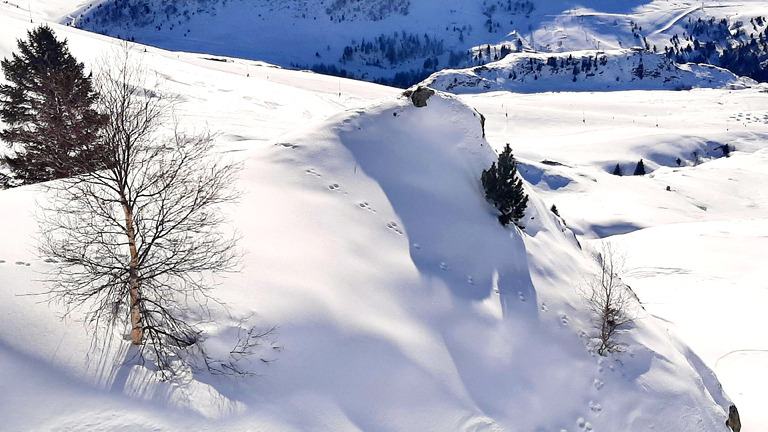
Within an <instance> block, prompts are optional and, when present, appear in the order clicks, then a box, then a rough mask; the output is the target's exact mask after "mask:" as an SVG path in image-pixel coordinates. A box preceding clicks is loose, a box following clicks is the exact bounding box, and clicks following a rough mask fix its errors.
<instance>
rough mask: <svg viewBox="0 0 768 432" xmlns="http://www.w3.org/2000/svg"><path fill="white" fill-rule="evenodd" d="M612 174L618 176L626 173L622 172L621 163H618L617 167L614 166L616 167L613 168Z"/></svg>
mask: <svg viewBox="0 0 768 432" xmlns="http://www.w3.org/2000/svg"><path fill="white" fill-rule="evenodd" d="M612 174H613V175H617V176H622V175H624V174H622V172H621V165H619V164H616V168H614V169H613V173H612Z"/></svg>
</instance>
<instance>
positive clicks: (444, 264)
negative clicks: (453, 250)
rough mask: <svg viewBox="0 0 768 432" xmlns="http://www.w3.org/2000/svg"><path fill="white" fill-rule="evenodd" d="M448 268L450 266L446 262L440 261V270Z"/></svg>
mask: <svg viewBox="0 0 768 432" xmlns="http://www.w3.org/2000/svg"><path fill="white" fill-rule="evenodd" d="M450 269H451V267H450V266H449V265H448V264H446V263H444V262H441V263H440V270H446V271H447V270H450Z"/></svg>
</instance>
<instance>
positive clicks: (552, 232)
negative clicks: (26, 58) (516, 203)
mask: <svg viewBox="0 0 768 432" xmlns="http://www.w3.org/2000/svg"><path fill="white" fill-rule="evenodd" d="M617 3H618V2H617ZM638 3H639V2H622V4H621V5H618V4H617V5H616V6H615V7H616V10H615V11H612V13H623V12H626V10H627V8H634V7H636V6H638ZM659 4H660V3H659V2H654V3H652V5H659ZM77 7H84V5H80V4H75V2H64V1H62V2H42V1H40V2H33V4H32V5H31V9H32V11H33V13H34V14H36V15H33V16H34V17H36V19H42V18H44V17H48V19H54V18H57V17H59V16H61V14H62V13H63V12H62V11H65V10H75V9H76V8H77ZM17 9H18V8H16V9H14V8H13V6H11V5H6V4H4V5H1V6H0V26H2V28H3V29H5V30H4V31H3V33H2V34H0V55H2V56H5V57H7V56H9V55H10V53H11V52H13V50H14V49H15V39H16V38H21V37H24V34H25V33H24V32H25V30H26V29H28V28H32V26H34V25H35V24H33V23H29V13H28V12H27V13H26V15H25V14H24V13H20V12H18V10H17ZM668 12H670V11H668ZM670 13H671V12H670ZM45 14H49V15H45ZM670 19H672V18H670ZM660 25H661V24H660ZM665 25H666V24H665ZM52 26H53V28H54V30H55V31H56V32H57V34H59V35H62V36H64V37H66V38H67V39H68V40H69V43H70V46H71V49H72V51H73V53H74V54H75V56H76V57H77V58H78V59H79V60H81V61H84V62H85V63H86V64H87V65H88V68H89V69H90V68H96V67H98V64H99V63H98V62H99V59H100V58H101V56H102V55H103V54H104V53H105V52H106V51H108V50H109V49H111V47H113V46H114V45H115V42H114V41H112V40H110V39H109V38H106V37H103V36H98V35H93V34H89V33H85V32H82V31H78V30H75V29H72V28H69V27H66V26H60V25H56V24H52ZM136 54H137V55H138V56H139V57H140V58H141V60H142V61H143V63H144V64H145V65H146V66H147V67H148V69H149V70H150V71H151V72H152V73H155V72H156V73H157V74H158V76H160V77H163V78H165V83H166V85H167V87H168V89H169V90H170V91H171V92H173V93H176V94H179V95H180V96H181V97H182V99H183V103H182V104H181V105H180V107H179V116H180V118H181V120H182V122H183V124H184V125H185V126H186V127H188V128H192V129H194V128H198V129H199V128H200V127H202V126H203V125H208V127H210V128H211V129H213V130H215V131H218V132H219V133H220V134H219V136H218V139H217V145H218V148H219V149H220V150H221V151H222V152H228V154H230V155H231V156H233V157H236V158H240V159H242V160H243V161H244V163H245V169H244V170H243V172H242V176H241V179H240V182H239V184H238V187H239V188H240V189H241V190H242V191H243V196H242V198H241V199H240V200H239V201H238V202H237V203H234V204H232V205H231V206H228V207H227V208H225V209H224V211H226V212H227V214H229V215H230V218H231V226H232V227H233V228H236V229H237V230H238V231H239V232H240V233H241V234H242V236H243V239H242V241H241V247H242V248H243V249H245V250H246V251H247V253H246V255H245V257H244V263H243V264H244V266H243V271H242V272H240V273H237V274H234V275H231V276H229V277H227V278H226V279H224V280H223V281H222V282H223V283H222V285H221V286H220V287H219V288H217V291H216V292H217V295H218V297H219V298H220V299H222V300H223V301H224V302H226V303H227V304H228V305H230V308H231V311H232V314H233V315H234V316H235V317H246V318H247V320H248V322H249V323H251V324H254V325H257V326H260V327H269V326H273V325H277V326H279V328H278V330H277V338H276V339H275V340H274V341H273V345H270V346H268V347H267V348H266V349H267V350H268V351H269V352H268V354H269V358H271V359H273V360H274V362H272V363H270V364H268V365H266V364H264V365H261V364H258V365H257V366H256V367H257V370H258V372H259V373H260V374H261V377H259V378H255V379H247V380H240V381H229V380H227V379H222V378H216V377H213V376H210V375H208V374H205V373H197V374H191V373H189V374H187V375H185V376H184V379H183V381H182V383H181V384H179V383H175V384H167V383H161V382H158V381H157V380H156V379H155V378H154V377H153V376H152V373H151V372H150V371H149V370H148V369H146V368H145V367H143V366H141V365H140V364H136V363H135V362H133V361H129V362H127V363H126V364H124V365H123V364H121V363H120V360H122V359H126V358H130V354H131V353H130V351H129V350H128V347H127V346H126V345H125V343H124V341H122V340H121V339H120V337H119V335H110V336H109V337H112V339H111V342H112V346H111V347H110V348H109V349H108V350H106V352H105V355H104V356H100V355H99V354H100V353H99V352H98V351H95V352H94V351H89V347H90V339H89V337H88V334H87V333H86V330H85V328H84V325H83V324H82V323H81V322H79V321H78V320H77V318H78V317H77V316H73V317H70V318H67V319H65V320H60V319H59V315H60V313H61V308H60V307H59V306H57V305H55V304H52V305H48V304H47V303H45V302H41V300H42V298H41V297H39V296H29V295H28V294H34V293H40V292H42V291H43V290H44V286H43V285H42V283H41V282H40V279H41V274H42V272H44V271H45V270H46V269H48V268H50V266H51V265H52V264H51V263H47V262H45V261H44V257H39V256H37V254H36V252H35V236H36V230H37V226H36V221H35V217H34V214H35V212H36V211H37V210H36V200H37V201H40V200H44V199H45V198H44V194H43V191H42V190H41V188H39V187H36V186H27V187H22V188H17V189H12V190H5V191H0V206H1V207H2V208H3V209H11V211H5V212H2V214H0V226H2V227H3V241H2V242H1V243H0V260H2V261H3V262H1V263H0V287H2V289H0V316H1V317H2V319H1V321H0V323H2V325H1V326H0V360H1V361H0V390H3V391H2V394H3V395H4V396H2V399H1V400H2V402H1V403H0V418H3V420H4V423H3V425H2V426H0V429H6V428H7V429H8V430H29V429H32V430H93V429H109V430H121V429H122V430H244V429H249V430H285V431H293V430H295V431H300V430H366V431H385V430H477V431H479V430H490V431H497V430H523V431H527V430H532V431H538V430H556V431H557V430H568V431H573V430H577V431H586V430H628V431H629V430H632V431H634V430H638V431H640V430H651V429H654V430H676V431H710V430H725V426H724V422H725V418H726V414H727V410H728V406H729V405H730V403H731V402H730V400H731V399H732V400H733V401H734V402H735V403H736V404H737V406H738V407H739V410H740V412H741V415H742V422H743V423H744V428H743V430H744V431H753V430H755V431H757V430H763V429H765V427H766V425H768V418H767V417H766V415H765V413H764V412H763V410H762V407H763V406H764V405H765V401H766V395H765V391H764V388H765V386H764V384H765V380H764V379H762V378H763V377H764V376H765V374H764V372H763V371H764V370H765V366H766V364H765V361H766V360H768V359H767V358H766V356H765V351H763V350H766V349H768V348H766V347H765V346H764V344H763V342H762V341H763V339H764V338H761V337H760V335H761V330H762V329H764V328H765V325H766V323H765V318H764V314H762V313H761V312H763V311H764V310H765V308H766V306H768V299H766V298H765V295H764V291H765V289H764V288H765V284H764V282H763V281H765V280H766V278H765V276H766V275H765V271H764V270H763V268H762V266H760V264H759V263H761V262H762V261H763V260H761V259H760V258H761V256H760V254H761V253H762V251H764V250H766V247H765V246H766V245H764V237H765V233H764V231H765V228H764V225H765V223H764V221H765V214H766V213H765V211H766V208H767V207H768V196H766V194H765V192H764V191H763V190H762V185H763V184H765V181H766V178H765V177H766V172H768V171H767V170H766V166H768V165H766V163H768V153H766V151H765V150H764V149H763V147H764V145H763V143H764V142H765V140H766V138H768V126H766V124H765V122H764V118H765V116H766V115H768V112H766V108H765V107H766V106H768V105H766V97H768V95H767V94H766V93H765V92H764V91H763V88H761V87H759V86H754V87H749V88H743V89H741V90H730V89H727V88H726V89H723V88H720V89H717V88H715V89H697V90H691V91H679V92H671V91H648V90H643V91H620V92H581V93H567V92H561V93H552V92H545V93H531V94H514V93H508V92H491V93H484V94H468V95H462V96H454V95H451V94H447V93H438V94H436V95H434V96H432V97H431V98H430V99H429V100H428V101H427V103H428V106H427V107H424V108H416V107H414V106H413V105H412V104H411V103H410V101H409V100H408V99H406V98H403V97H400V96H399V95H400V91H399V90H397V89H392V88H387V87H383V86H378V85H374V84H370V83H363V82H356V81H350V80H343V79H338V78H333V77H325V76H320V75H316V74H312V73H307V72H300V71H290V70H284V69H281V68H278V67H274V66H272V65H269V64H266V63H263V62H259V61H252V60H241V59H228V58H220V59H223V60H225V61H213V60H209V58H212V56H210V55H201V54H191V53H184V52H178V53H177V52H168V51H164V50H161V49H157V48H153V47H147V48H146V52H145V51H144V48H143V47H138V49H137V53H136ZM480 113H482V115H483V116H485V118H486V121H485V129H484V130H483V129H482V128H481V125H480ZM507 142H509V143H511V144H512V147H513V150H514V152H515V155H516V157H517V158H518V159H519V161H520V170H521V174H522V175H523V177H524V178H525V179H526V180H527V184H526V188H527V190H528V191H529V192H530V194H531V201H530V204H529V209H528V211H527V215H526V218H525V220H524V221H523V224H524V225H525V227H526V228H525V230H524V231H520V230H517V229H516V228H514V227H509V228H506V229H505V228H502V227H501V226H499V224H498V223H497V221H496V214H495V210H494V209H493V207H492V206H491V205H490V204H488V203H487V202H485V200H484V198H483V195H482V189H481V186H480V185H479V181H478V179H479V175H480V172H481V170H482V169H484V168H486V167H487V166H488V165H490V163H491V161H493V160H494V158H495V153H494V152H493V149H496V150H500V149H501V148H502V146H503V145H504V144H505V143H507ZM722 144H729V145H732V146H733V147H735V151H734V152H732V155H731V157H729V158H724V157H722V152H721V151H718V150H717V147H718V146H720V145H722ZM693 152H696V153H697V155H698V156H696V157H694V156H693ZM678 157H679V158H681V162H682V163H681V166H678V165H677V163H676V159H677V158H678ZM640 159H643V160H644V162H645V166H646V168H647V170H648V172H649V174H648V175H646V176H642V177H639V176H638V177H632V176H625V177H617V176H613V175H611V174H610V172H611V171H612V169H613V167H614V166H615V165H616V163H620V164H621V166H622V168H623V169H624V171H625V172H628V171H629V172H631V169H633V168H634V164H635V163H636V162H637V161H638V160H640ZM545 161H546V162H545ZM667 186H669V187H670V190H666V187H667ZM552 204H557V208H558V209H559V212H560V214H561V215H562V216H563V219H560V218H557V217H555V216H554V215H553V214H552V213H551V212H550V210H549V208H550V206H551V205H552ZM566 224H567V225H566ZM574 233H576V234H577V236H575V235H574ZM606 237H608V238H609V239H610V241H611V242H613V243H614V244H615V245H617V246H618V247H619V248H621V250H623V251H624V252H625V253H626V255H627V272H626V274H625V275H624V276H623V277H624V279H625V281H626V282H627V283H628V284H629V285H631V286H632V288H633V289H634V291H635V292H636V293H637V294H638V296H639V298H640V300H641V302H642V307H640V306H639V305H637V307H636V309H635V311H634V312H635V313H636V314H637V319H636V321H635V325H634V327H633V328H632V329H631V330H628V331H625V332H622V333H621V334H620V340H621V342H623V343H626V344H627V350H626V352H623V353H618V354H613V355H611V356H608V357H600V356H597V355H595V354H593V353H591V352H590V351H589V350H588V346H589V345H590V344H591V341H590V340H589V336H588V334H589V333H591V332H592V330H591V324H590V318H591V317H590V316H589V315H588V313H587V311H586V307H585V305H584V303H583V299H582V295H581V292H580V291H581V290H583V289H584V287H585V284H586V282H585V281H586V280H587V279H588V278H589V276H590V274H591V273H593V272H594V271H596V269H597V266H596V265H595V263H594V259H593V252H594V250H595V249H599V242H600V239H602V238H606ZM216 318H217V319H216V320H215V322H214V323H210V324H207V325H206V330H207V331H208V333H209V335H210V338H209V339H208V340H207V341H206V343H208V344H211V346H225V344H226V343H227V342H228V341H229V338H230V336H231V333H232V331H233V330H234V326H235V325H236V322H235V320H233V319H232V318H231V317H229V316H228V315H226V314H224V313H220V314H219V315H218V316H217V317H216ZM689 345H690V348H689ZM272 346H274V348H275V349H273V348H272ZM89 352H90V354H89ZM257 363H259V362H257ZM710 369H711V370H713V371H714V372H715V373H716V374H717V377H715V375H713V374H712V372H711V371H710ZM718 380H719V381H718ZM720 383H722V384H723V386H724V389H721V388H720ZM726 393H727V395H726Z"/></svg>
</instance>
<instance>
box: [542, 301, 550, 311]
mask: <svg viewBox="0 0 768 432" xmlns="http://www.w3.org/2000/svg"><path fill="white" fill-rule="evenodd" d="M548 310H549V309H547V304H546V303H544V302H542V303H541V311H542V312H546V311H548Z"/></svg>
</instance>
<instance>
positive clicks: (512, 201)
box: [481, 144, 528, 226]
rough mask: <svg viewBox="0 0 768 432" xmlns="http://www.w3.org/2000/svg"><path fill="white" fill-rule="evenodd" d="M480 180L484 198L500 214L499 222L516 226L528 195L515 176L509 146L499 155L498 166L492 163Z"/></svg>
mask: <svg viewBox="0 0 768 432" xmlns="http://www.w3.org/2000/svg"><path fill="white" fill-rule="evenodd" d="M481 180H482V183H483V189H485V198H486V199H487V200H489V201H490V202H492V203H493V205H494V206H496V208H497V209H498V210H499V211H500V212H501V215H500V216H499V222H501V224H502V225H504V226H507V225H509V223H510V222H514V223H515V225H518V223H519V222H520V219H522V218H523V217H524V216H525V208H526V207H527V205H528V195H526V193H525V191H524V190H523V180H522V179H520V178H519V177H518V175H517V161H516V160H515V157H514V156H513V155H512V148H511V147H510V146H509V144H507V145H506V147H504V151H503V152H502V153H501V154H500V155H499V160H498V165H497V164H496V162H494V163H493V164H491V167H490V168H489V169H487V170H483V175H482V177H481ZM518 226H519V225H518Z"/></svg>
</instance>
